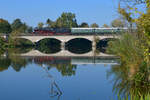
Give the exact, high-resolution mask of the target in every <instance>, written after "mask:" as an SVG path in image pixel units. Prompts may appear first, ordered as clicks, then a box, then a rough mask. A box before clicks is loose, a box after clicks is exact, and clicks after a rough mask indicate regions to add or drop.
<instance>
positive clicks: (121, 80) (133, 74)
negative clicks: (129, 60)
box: [107, 63, 150, 100]
mask: <svg viewBox="0 0 150 100" xmlns="http://www.w3.org/2000/svg"><path fill="white" fill-rule="evenodd" d="M139 66H140V67H139ZM139 66H138V67H127V66H125V65H124V64H122V65H121V66H112V67H111V69H110V70H109V71H108V73H107V75H108V77H110V76H113V80H112V82H113V83H114V84H113V91H114V92H115V93H116V94H117V95H118V99H119V100H128V99H129V100H150V68H149V67H147V65H146V63H143V64H141V65H139ZM121 98H122V99H121Z"/></svg>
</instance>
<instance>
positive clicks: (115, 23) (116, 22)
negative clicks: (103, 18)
mask: <svg viewBox="0 0 150 100" xmlns="http://www.w3.org/2000/svg"><path fill="white" fill-rule="evenodd" d="M111 26H112V27H125V23H124V22H123V21H122V20H120V19H115V20H113V21H112V22H111Z"/></svg>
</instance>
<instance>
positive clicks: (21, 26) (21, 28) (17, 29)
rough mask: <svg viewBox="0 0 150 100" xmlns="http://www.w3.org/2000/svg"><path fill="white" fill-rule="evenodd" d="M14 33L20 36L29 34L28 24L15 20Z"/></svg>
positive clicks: (13, 24) (12, 25)
mask: <svg viewBox="0 0 150 100" xmlns="http://www.w3.org/2000/svg"><path fill="white" fill-rule="evenodd" d="M11 27H12V33H13V35H14V34H20V33H27V29H28V26H27V25H26V23H23V22H21V20H20V19H15V20H14V22H13V23H12V24H11Z"/></svg>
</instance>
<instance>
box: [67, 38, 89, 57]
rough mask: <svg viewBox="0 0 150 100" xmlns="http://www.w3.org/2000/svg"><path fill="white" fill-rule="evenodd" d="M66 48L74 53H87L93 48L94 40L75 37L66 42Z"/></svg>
mask: <svg viewBox="0 0 150 100" xmlns="http://www.w3.org/2000/svg"><path fill="white" fill-rule="evenodd" d="M65 48H66V49H67V50H68V51H69V52H71V53H74V54H85V53H88V52H90V51H91V50H92V41H90V40H88V39H85V38H74V39H71V40H69V41H68V42H67V43H66V45H65Z"/></svg>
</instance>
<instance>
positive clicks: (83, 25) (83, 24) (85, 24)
mask: <svg viewBox="0 0 150 100" xmlns="http://www.w3.org/2000/svg"><path fill="white" fill-rule="evenodd" d="M79 27H83V28H88V27H89V25H88V23H87V22H82V23H81V25H79Z"/></svg>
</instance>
